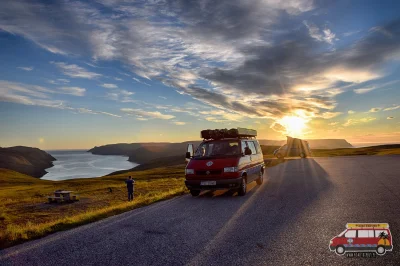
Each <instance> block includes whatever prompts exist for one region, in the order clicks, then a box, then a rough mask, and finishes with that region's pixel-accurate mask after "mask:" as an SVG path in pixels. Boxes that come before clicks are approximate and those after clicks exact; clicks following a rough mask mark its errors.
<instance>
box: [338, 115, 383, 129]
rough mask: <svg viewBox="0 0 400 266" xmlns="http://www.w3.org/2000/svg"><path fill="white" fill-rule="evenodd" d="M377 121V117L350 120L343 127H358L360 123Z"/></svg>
mask: <svg viewBox="0 0 400 266" xmlns="http://www.w3.org/2000/svg"><path fill="white" fill-rule="evenodd" d="M374 120H376V118H375V117H365V118H361V119H349V120H347V122H346V123H344V124H343V126H345V127H348V126H353V125H357V124H360V123H368V122H371V121H374Z"/></svg>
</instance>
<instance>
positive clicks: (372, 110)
mask: <svg viewBox="0 0 400 266" xmlns="http://www.w3.org/2000/svg"><path fill="white" fill-rule="evenodd" d="M380 110H382V108H378V107H374V108H371V109H369V111H368V112H369V113H376V112H379V111H380Z"/></svg>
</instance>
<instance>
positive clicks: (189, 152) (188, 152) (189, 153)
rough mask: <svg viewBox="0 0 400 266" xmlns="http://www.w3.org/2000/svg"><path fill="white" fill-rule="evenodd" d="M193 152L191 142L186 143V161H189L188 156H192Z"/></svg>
mask: <svg viewBox="0 0 400 266" xmlns="http://www.w3.org/2000/svg"><path fill="white" fill-rule="evenodd" d="M193 154H194V148H193V144H188V145H187V151H186V161H187V162H188V161H190V158H192V157H193Z"/></svg>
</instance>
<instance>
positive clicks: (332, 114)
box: [321, 112, 342, 119]
mask: <svg viewBox="0 0 400 266" xmlns="http://www.w3.org/2000/svg"><path fill="white" fill-rule="evenodd" d="M341 114H342V112H325V113H322V114H321V117H322V118H324V119H331V118H334V117H337V116H339V115H341Z"/></svg>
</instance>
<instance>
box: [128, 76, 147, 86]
mask: <svg viewBox="0 0 400 266" xmlns="http://www.w3.org/2000/svg"><path fill="white" fill-rule="evenodd" d="M132 79H133V80H134V81H136V82H138V83H142V84H145V85H147V86H151V85H150V84H148V83H146V82H144V81H141V80H140V79H138V78H132Z"/></svg>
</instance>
